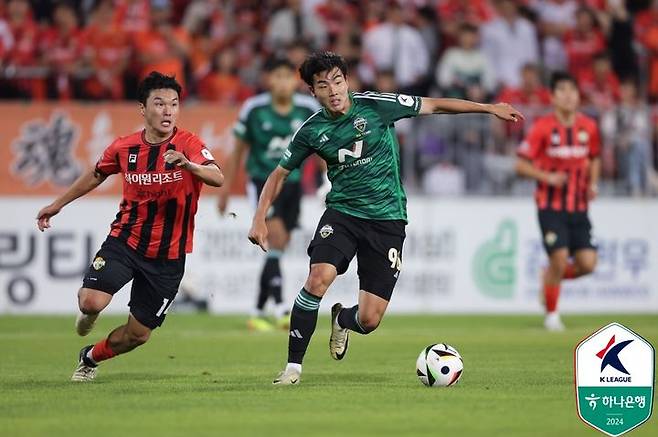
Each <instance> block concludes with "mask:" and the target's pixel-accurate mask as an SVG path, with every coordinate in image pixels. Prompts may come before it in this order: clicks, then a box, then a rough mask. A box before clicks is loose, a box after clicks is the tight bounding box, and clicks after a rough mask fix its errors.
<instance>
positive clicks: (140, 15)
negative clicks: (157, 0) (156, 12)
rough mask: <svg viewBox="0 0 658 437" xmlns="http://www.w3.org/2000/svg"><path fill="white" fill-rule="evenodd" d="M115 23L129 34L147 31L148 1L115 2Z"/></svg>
mask: <svg viewBox="0 0 658 437" xmlns="http://www.w3.org/2000/svg"><path fill="white" fill-rule="evenodd" d="M115 11H116V13H115V15H114V21H115V23H116V24H117V25H118V26H119V27H120V28H121V29H123V30H124V32H128V33H130V34H134V33H139V32H146V31H147V30H148V29H149V15H150V11H151V7H150V1H149V0H115Z"/></svg>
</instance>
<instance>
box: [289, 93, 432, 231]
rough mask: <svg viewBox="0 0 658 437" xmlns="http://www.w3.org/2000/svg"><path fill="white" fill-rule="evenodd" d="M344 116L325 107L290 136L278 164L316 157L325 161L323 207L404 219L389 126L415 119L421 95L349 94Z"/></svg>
mask: <svg viewBox="0 0 658 437" xmlns="http://www.w3.org/2000/svg"><path fill="white" fill-rule="evenodd" d="M350 100H351V102H352V105H351V106H350V109H349V111H348V112H347V113H346V114H343V115H341V116H340V117H338V118H332V117H331V115H330V114H329V113H328V112H327V110H326V109H323V110H321V111H319V112H317V113H315V114H313V115H312V116H311V117H310V118H309V119H308V120H306V121H305V122H304V124H303V125H302V126H301V127H300V128H299V130H297V132H295V134H294V135H293V137H292V141H291V142H290V145H289V146H288V149H287V150H286V152H285V153H284V155H283V159H282V160H281V162H280V163H279V164H280V165H281V166H282V167H283V168H285V169H286V170H294V169H296V168H297V167H299V165H300V164H301V163H302V161H303V160H304V159H306V157H308V156H309V155H311V154H312V153H317V154H318V155H319V156H320V157H321V158H322V159H324V160H325V161H326V162H327V167H328V174H327V176H328V177H329V180H330V181H331V185H332V187H331V191H330V192H329V194H328V195H327V199H326V204H327V207H329V208H333V209H336V210H338V211H340V212H343V213H345V214H349V215H352V216H355V217H359V218H364V219H372V220H405V221H406V220H407V196H406V195H405V193H404V189H403V188H402V181H401V178H400V151H399V145H398V141H397V138H396V135H395V128H394V126H393V122H395V121H396V120H399V119H401V118H405V117H414V116H416V115H418V112H419V111H420V103H421V98H420V97H414V96H407V95H404V94H390V93H374V92H365V93H354V94H352V93H350Z"/></svg>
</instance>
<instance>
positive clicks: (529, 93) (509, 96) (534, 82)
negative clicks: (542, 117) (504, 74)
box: [496, 64, 551, 106]
mask: <svg viewBox="0 0 658 437" xmlns="http://www.w3.org/2000/svg"><path fill="white" fill-rule="evenodd" d="M539 73H540V72H539V67H538V66H537V64H525V65H524V66H523V69H522V70H521V85H520V86H519V87H518V88H514V87H505V88H503V90H502V91H501V92H500V94H499V95H498V98H497V99H496V101H500V102H506V103H510V104H515V105H535V106H546V105H548V104H550V103H551V92H550V91H549V90H548V88H546V87H545V86H544V85H542V83H541V76H540V74H539Z"/></svg>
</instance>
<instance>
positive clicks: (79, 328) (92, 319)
mask: <svg viewBox="0 0 658 437" xmlns="http://www.w3.org/2000/svg"><path fill="white" fill-rule="evenodd" d="M96 319H98V314H83V313H79V314H78V317H76V318H75V332H77V333H78V335H79V336H81V337H84V336H85V335H87V334H89V333H90V332H91V330H92V329H94V325H95V324H96Z"/></svg>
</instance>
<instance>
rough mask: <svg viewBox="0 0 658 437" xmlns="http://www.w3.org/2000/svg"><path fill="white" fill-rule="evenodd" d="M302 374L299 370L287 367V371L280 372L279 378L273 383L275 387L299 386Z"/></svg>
mask: <svg viewBox="0 0 658 437" xmlns="http://www.w3.org/2000/svg"><path fill="white" fill-rule="evenodd" d="M301 376H302V374H301V372H300V371H299V370H297V369H291V368H288V367H286V369H285V370H282V371H281V372H279V374H278V375H277V377H276V378H275V379H274V381H272V384H273V385H297V384H299V380H300V379H301Z"/></svg>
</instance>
